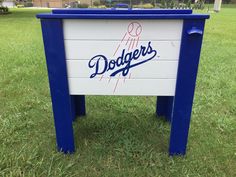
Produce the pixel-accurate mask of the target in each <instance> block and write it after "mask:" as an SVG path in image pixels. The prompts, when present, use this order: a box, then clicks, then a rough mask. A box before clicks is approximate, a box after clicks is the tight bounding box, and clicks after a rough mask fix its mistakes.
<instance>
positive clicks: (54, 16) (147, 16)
mask: <svg viewBox="0 0 236 177" xmlns="http://www.w3.org/2000/svg"><path fill="white" fill-rule="evenodd" d="M36 17H37V18H41V19H124V20H129V19H146V20H152V19H208V18H209V15H208V14H51V13H44V14H38V15H36Z"/></svg>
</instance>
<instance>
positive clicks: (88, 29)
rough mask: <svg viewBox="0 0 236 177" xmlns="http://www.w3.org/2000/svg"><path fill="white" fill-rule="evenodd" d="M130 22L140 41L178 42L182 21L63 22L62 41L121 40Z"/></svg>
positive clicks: (67, 20)
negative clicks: (135, 25)
mask: <svg viewBox="0 0 236 177" xmlns="http://www.w3.org/2000/svg"><path fill="white" fill-rule="evenodd" d="M132 22H138V23H139V24H140V25H141V27H142V32H141V35H140V37H141V39H142V40H180V38H181V33H182V24H183V20H94V19H91V20H88V19H86V20H83V19H81V20H69V19H66V20H63V29H64V39H86V40H104V39H106V40H121V39H122V38H123V36H124V35H125V33H126V32H127V31H128V26H129V24H130V23H132Z"/></svg>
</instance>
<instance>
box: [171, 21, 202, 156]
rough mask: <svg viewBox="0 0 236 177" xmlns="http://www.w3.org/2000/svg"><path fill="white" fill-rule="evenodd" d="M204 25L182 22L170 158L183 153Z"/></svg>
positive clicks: (196, 22) (194, 22)
mask: <svg viewBox="0 0 236 177" xmlns="http://www.w3.org/2000/svg"><path fill="white" fill-rule="evenodd" d="M204 24H205V20H184V23H183V31H182V40H181V47H180V57H179V66H178V73H177V81H176V91H175V96H174V102H173V110H172V119H171V133H170V145H169V154H170V155H175V154H181V155H184V154H185V153H186V145H187V141H188V131H189V125H190V118H191V112H192V104H193V98H194V90H195V84H196V78H197V71H198V63H199V57H200V51H201V45H202V38H203V31H204ZM188 31H192V32H191V33H189V32H188ZM193 31H195V32H193ZM199 31H202V33H199Z"/></svg>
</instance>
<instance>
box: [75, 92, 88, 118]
mask: <svg viewBox="0 0 236 177" xmlns="http://www.w3.org/2000/svg"><path fill="white" fill-rule="evenodd" d="M74 98H75V112H76V115H77V116H85V115H86V106H85V96H84V95H75V96H74Z"/></svg>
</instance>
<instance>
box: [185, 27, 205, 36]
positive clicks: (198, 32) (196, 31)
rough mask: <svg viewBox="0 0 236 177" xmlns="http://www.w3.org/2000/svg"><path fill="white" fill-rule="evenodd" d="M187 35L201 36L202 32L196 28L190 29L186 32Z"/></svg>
mask: <svg viewBox="0 0 236 177" xmlns="http://www.w3.org/2000/svg"><path fill="white" fill-rule="evenodd" d="M187 33H188V35H192V34H198V35H202V34H203V31H202V30H201V29H197V28H196V27H192V29H190V30H188V31H187Z"/></svg>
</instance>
